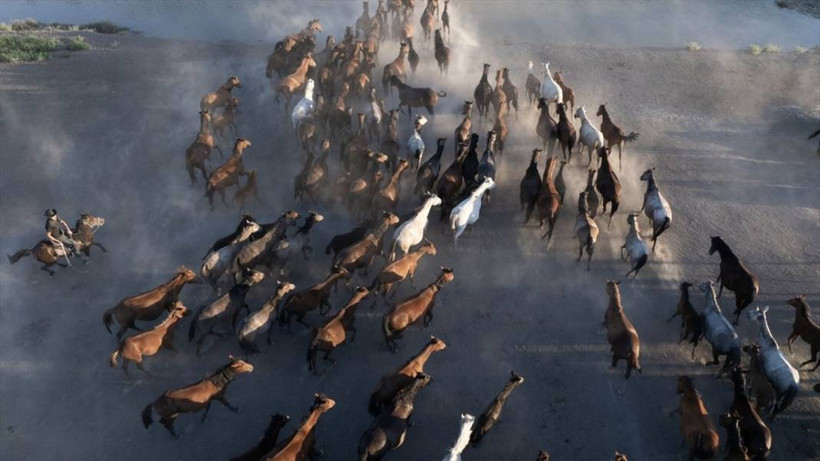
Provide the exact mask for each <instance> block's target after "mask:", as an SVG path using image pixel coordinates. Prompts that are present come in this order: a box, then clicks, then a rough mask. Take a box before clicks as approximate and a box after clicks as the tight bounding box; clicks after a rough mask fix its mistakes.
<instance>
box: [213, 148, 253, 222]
mask: <svg viewBox="0 0 820 461" xmlns="http://www.w3.org/2000/svg"><path fill="white" fill-rule="evenodd" d="M250 146H251V142H250V141H248V140H247V139H242V138H236V144H234V147H233V154H231V156H230V157H229V158H228V160H226V161H225V163H223V164H222V165H220V166H218V167H217V168H216V169H215V170H214V171H212V172H211V175H210V176H209V177H208V184H207V185H206V186H205V196H206V197H208V203H209V204H210V205H211V210H213V209H214V193H215V192H219V196H220V197H221V198H222V203H224V204H225V207H230V205H228V202H226V201H225V189H226V188H228V187H229V186H237V188H239V177H240V176H247V174H248V173H246V172H245V164H244V163H243V162H242V155H243V154H244V153H245V149H247V148H248V147H250Z"/></svg>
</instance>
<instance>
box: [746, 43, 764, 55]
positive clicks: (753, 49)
mask: <svg viewBox="0 0 820 461" xmlns="http://www.w3.org/2000/svg"><path fill="white" fill-rule="evenodd" d="M762 52H763V48H761V47H760V45H749V53H752V56H757V55H759V54H760V53H762Z"/></svg>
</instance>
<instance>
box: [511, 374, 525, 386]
mask: <svg viewBox="0 0 820 461" xmlns="http://www.w3.org/2000/svg"><path fill="white" fill-rule="evenodd" d="M523 382H524V377H523V376H521V375H519V374H518V373H516V372H515V370H513V371H510V384H515V385H518V384H521V383H523Z"/></svg>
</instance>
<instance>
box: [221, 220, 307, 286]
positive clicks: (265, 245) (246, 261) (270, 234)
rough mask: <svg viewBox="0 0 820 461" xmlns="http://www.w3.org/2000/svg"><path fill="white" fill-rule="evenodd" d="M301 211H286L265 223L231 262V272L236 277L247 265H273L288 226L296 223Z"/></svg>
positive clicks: (250, 266)
mask: <svg viewBox="0 0 820 461" xmlns="http://www.w3.org/2000/svg"><path fill="white" fill-rule="evenodd" d="M297 219H299V213H298V212H296V211H293V210H289V211H286V212H284V213H282V215H281V216H280V217H279V219H277V220H276V221H275V222H273V223H269V224H264V225H262V226H261V229H260V230H259V231H257V232H256V233H254V234H253V237H252V241H251V242H248V243H247V244H246V245H243V246H242V247H241V248H240V249H239V252H238V253H236V257H234V258H233V261H232V262H231V273H232V274H233V275H234V277H236V276H237V275H238V274H240V273H241V272H242V270H243V269H244V268H246V267H249V268H253V267H256V266H259V265H265V266H268V267H269V268H270V267H271V266H272V265H273V261H274V258H275V255H276V250H277V248H279V247H281V245H280V243H282V239H283V238H284V237H285V232H286V231H287V229H288V227H290V226H293V225H295V224H296V220H297Z"/></svg>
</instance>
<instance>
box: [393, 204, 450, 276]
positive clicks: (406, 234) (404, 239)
mask: <svg viewBox="0 0 820 461" xmlns="http://www.w3.org/2000/svg"><path fill="white" fill-rule="evenodd" d="M438 205H441V199H440V198H439V197H438V196H437V195H430V196H429V197H427V200H425V201H424V205H422V207H421V209H420V210H419V211H418V212H417V213H416V214H415V215H414V216H413V217H412V218H410V219H408V220H407V221H405V222H403V223H402V224H401V225H400V226H399V227H397V228H396V230H395V231H394V232H393V246H392V247H391V248H390V258H389V259H388V261H395V260H396V248H399V249H401V252H402V254H407V252H408V251H410V248H411V247H412V246H414V245H418V244H419V243H421V241H422V240H423V239H424V231H425V230H426V229H427V222H428V221H427V216H428V215H429V214H430V209H432V208H433V207H434V206H438Z"/></svg>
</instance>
